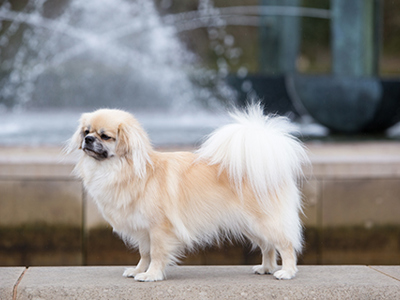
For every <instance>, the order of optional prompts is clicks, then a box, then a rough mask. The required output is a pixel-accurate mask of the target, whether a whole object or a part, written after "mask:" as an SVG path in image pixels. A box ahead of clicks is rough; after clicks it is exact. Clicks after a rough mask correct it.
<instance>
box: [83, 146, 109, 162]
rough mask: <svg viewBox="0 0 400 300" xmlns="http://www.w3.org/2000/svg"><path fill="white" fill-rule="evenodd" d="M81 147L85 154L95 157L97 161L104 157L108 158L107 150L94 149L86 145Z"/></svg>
mask: <svg viewBox="0 0 400 300" xmlns="http://www.w3.org/2000/svg"><path fill="white" fill-rule="evenodd" d="M82 149H83V151H85V153H86V154H87V155H89V156H90V157H93V158H94V159H97V160H99V161H100V160H105V159H106V158H108V152H107V151H106V150H102V151H96V150H94V149H93V148H91V147H89V146H87V145H84V146H83V148H82Z"/></svg>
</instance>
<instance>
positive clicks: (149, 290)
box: [0, 266, 400, 299]
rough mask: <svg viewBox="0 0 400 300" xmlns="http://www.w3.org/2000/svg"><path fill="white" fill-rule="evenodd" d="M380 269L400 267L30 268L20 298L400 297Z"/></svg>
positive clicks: (394, 281) (396, 286) (395, 284)
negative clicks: (139, 276) (139, 274)
mask: <svg viewBox="0 0 400 300" xmlns="http://www.w3.org/2000/svg"><path fill="white" fill-rule="evenodd" d="M382 270H383V271H386V272H388V273H389V271H390V272H391V273H392V274H395V275H396V274H397V275H398V274H399V273H400V266H396V267H390V268H388V267H368V266H300V267H299V273H298V275H297V277H296V278H295V279H293V280H287V281H278V280H276V279H274V277H273V276H271V275H255V274H252V272H251V267H250V266H219V267H217V266H212V267H210V266H201V267H200V266H179V267H170V268H169V269H167V278H168V279H167V280H166V281H160V282H136V281H135V280H134V279H131V278H124V277H122V272H123V271H124V268H123V267H32V268H29V269H28V270H27V272H26V273H25V274H24V276H23V278H22V280H21V282H20V284H19V285H18V289H17V295H16V299H400V281H399V280H398V279H396V277H393V276H389V275H387V274H386V273H385V272H383V271H382ZM2 272H4V268H3V269H2V268H0V274H3V273H2ZM397 275H396V276H397Z"/></svg>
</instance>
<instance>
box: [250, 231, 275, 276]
mask: <svg viewBox="0 0 400 300" xmlns="http://www.w3.org/2000/svg"><path fill="white" fill-rule="evenodd" d="M248 238H250V240H251V241H253V242H254V243H256V244H257V245H258V246H259V247H260V249H261V253H262V263H261V265H257V266H254V267H253V272H254V273H256V274H273V273H274V272H275V271H276V269H277V268H278V265H277V264H276V251H275V248H274V246H273V245H272V244H270V243H268V242H267V241H265V240H264V239H263V238H258V237H256V236H254V235H248Z"/></svg>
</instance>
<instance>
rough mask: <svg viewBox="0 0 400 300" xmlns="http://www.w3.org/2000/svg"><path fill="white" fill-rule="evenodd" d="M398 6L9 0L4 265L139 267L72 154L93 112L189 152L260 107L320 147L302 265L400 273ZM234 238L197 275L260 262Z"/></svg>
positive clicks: (1, 86)
mask: <svg viewBox="0 0 400 300" xmlns="http://www.w3.org/2000/svg"><path fill="white" fill-rule="evenodd" d="M399 13H400V2H399V1H396V0H352V1H348V0H280V1H278V0H246V1H243V0H230V1H226V0H215V1H210V0H154V1H149V0H85V1H78V0H57V1H50V0H0V22H1V23H0V125H1V126H0V265H27V266H29V265H105V264H122V265H127V264H135V263H136V262H137V259H138V255H137V253H136V252H135V251H134V250H129V249H127V248H126V247H125V245H123V243H122V242H121V241H120V240H119V239H118V237H116V236H114V235H113V233H112V229H111V228H110V227H109V226H108V225H107V224H106V223H105V222H104V221H103V219H102V217H101V216H100V215H99V213H98V211H97V208H96V207H95V205H94V204H93V202H92V200H91V199H90V197H89V196H88V195H87V194H86V193H85V191H84V190H83V188H82V185H81V183H80V182H79V181H78V180H77V179H76V178H74V177H72V176H71V171H72V168H73V165H74V163H75V162H76V157H75V156H74V155H71V156H68V157H63V156H62V154H61V151H60V150H61V148H62V146H63V143H64V142H65V141H66V140H67V139H68V138H69V137H70V136H71V135H72V133H73V132H74V131H75V128H76V126H77V124H78V123H77V120H78V119H79V116H80V114H81V113H82V112H86V111H91V110H94V109H98V108H101V107H110V108H121V109H125V110H128V111H130V112H132V113H133V114H134V115H135V116H136V117H137V118H138V119H139V121H140V122H141V123H142V124H143V126H144V127H145V129H146V130H147V131H148V132H149V135H150V138H151V140H152V142H153V144H154V146H155V147H157V148H159V149H162V150H176V149H185V150H192V149H194V148H195V147H196V146H197V145H199V144H200V143H201V141H202V138H203V137H204V135H206V134H208V133H210V132H211V131H212V130H213V129H215V128H216V127H218V126H221V125H223V124H225V123H226V122H228V120H229V119H228V117H227V115H226V113H225V111H226V110H227V109H229V108H231V107H232V106H243V105H245V104H246V103H247V102H249V101H257V100H259V99H260V100H261V101H262V103H263V104H264V106H265V112H266V113H277V114H280V115H285V116H287V117H289V118H290V119H291V120H292V121H293V123H294V124H295V125H296V126H297V128H298V136H299V138H301V139H302V140H303V141H305V143H306V145H307V147H308V148H309V153H310V158H311V160H312V164H313V169H312V170H306V174H307V176H308V180H307V181H306V182H305V183H304V186H303V193H304V202H305V206H304V212H305V213H304V216H303V219H304V223H305V250H304V253H303V254H302V256H301V257H300V263H304V264H399V263H400V218H399V212H400V198H399V196H398V195H400V190H399V188H400V145H399V143H398V140H399V139H400V125H399V121H400V109H399V108H400V54H399V53H400V19H399V18H398V15H399ZM259 260H260V255H259V253H258V252H257V251H253V252H251V251H250V247H249V246H246V245H245V246H241V245H238V244H236V243H233V244H226V245H224V246H222V247H219V248H208V249H204V250H200V251H199V252H197V253H194V254H189V255H188V257H187V258H186V259H185V260H184V261H183V263H186V264H255V263H258V261H259Z"/></svg>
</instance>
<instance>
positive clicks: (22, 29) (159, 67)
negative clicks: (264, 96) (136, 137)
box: [0, 0, 233, 144]
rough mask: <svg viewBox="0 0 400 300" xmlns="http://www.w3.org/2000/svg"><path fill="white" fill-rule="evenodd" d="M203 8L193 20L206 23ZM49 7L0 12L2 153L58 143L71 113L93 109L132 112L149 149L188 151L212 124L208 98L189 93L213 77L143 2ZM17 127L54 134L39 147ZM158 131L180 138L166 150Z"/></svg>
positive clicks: (37, 4)
mask: <svg viewBox="0 0 400 300" xmlns="http://www.w3.org/2000/svg"><path fill="white" fill-rule="evenodd" d="M203 2H204V3H203ZM203 2H201V3H202V4H201V5H200V6H201V9H200V10H199V11H208V13H209V9H208V7H209V4H208V1H203ZM51 5H53V6H54V5H55V4H52V3H51V1H45V0H29V1H28V3H27V4H26V5H25V7H24V8H23V9H22V10H21V11H15V10H13V7H12V5H11V4H10V2H8V1H6V2H4V3H3V4H2V5H1V6H0V19H2V20H3V23H2V24H3V28H2V34H1V36H0V45H1V48H0V49H5V50H0V51H1V52H0V55H1V58H2V65H1V75H0V84H1V85H0V110H2V111H3V113H2V116H1V119H2V123H3V126H4V127H5V128H6V130H5V132H6V133H8V135H7V137H4V139H3V143H8V144H13V143H14V144H15V143H18V141H20V142H21V143H36V144H40V143H58V142H60V140H61V139H63V138H64V137H65V134H62V132H68V131H70V130H71V131H72V130H73V128H74V127H75V125H76V120H77V116H79V113H81V112H83V111H87V110H93V109H97V108H100V107H117V108H123V109H127V110H130V111H132V112H134V113H135V114H136V115H137V117H138V118H139V120H141V121H142V123H144V125H145V126H146V125H147V127H148V128H147V129H148V130H150V132H151V133H153V135H156V136H155V137H153V139H155V143H156V144H157V143H158V144H165V143H166V142H167V141H170V142H171V143H178V144H180V143H191V142H194V141H195V140H198V138H199V135H203V134H204V133H207V132H208V131H209V130H211V129H212V127H214V126H217V125H218V124H219V121H218V120H217V119H218V117H216V116H214V115H213V114H211V113H209V112H208V111H207V110H206V109H205V108H204V107H210V106H211V107H213V108H214V109H215V108H218V107H220V105H219V101H218V99H216V98H217V97H218V96H216V94H215V93H213V92H211V90H210V88H209V87H204V86H201V85H199V84H198V82H199V80H198V79H199V78H200V79H202V80H203V81H214V82H216V80H215V79H216V78H215V72H200V71H199V70H200V69H201V68H195V67H193V66H194V65H196V64H198V60H197V58H196V56H195V55H194V54H193V53H190V52H189V51H188V50H187V49H185V46H184V45H183V44H182V43H181V42H180V40H179V39H178V38H177V31H178V30H179V27H178V26H173V25H174V23H176V19H175V20H172V19H171V18H164V20H163V19H162V17H161V16H160V15H159V14H158V12H157V10H156V7H155V5H154V3H153V2H152V1H148V0H136V1H128V0H86V1H79V0H71V1H65V2H64V1H60V2H59V3H58V4H57V6H54V7H51ZM6 21H7V22H9V23H8V24H6ZM186 24H188V23H187V22H186ZM7 25H8V26H7ZM7 49H8V50H7ZM10 49H12V52H13V53H10ZM205 77H209V78H207V79H206V80H204V78H205ZM214 88H215V86H214ZM218 89H219V91H220V92H219V93H217V94H218V95H219V96H220V95H221V94H225V95H226V96H227V97H231V96H232V95H231V91H230V90H229V88H228V87H226V86H225V85H224V84H222V83H221V84H220V85H219V86H218ZM231 99H233V98H232V97H231ZM6 110H7V113H4V111H6ZM10 110H11V111H12V112H13V113H10ZM54 116H55V117H54ZM214 117H215V118H214ZM70 118H71V120H69V119H70ZM213 118H214V119H213ZM50 120H51V122H50ZM189 120H190V122H189ZM27 123H28V124H27ZM50 123H51V125H50ZM216 123H218V124H216ZM23 124H24V125H23ZM29 124H30V125H29ZM56 124H57V125H56ZM72 124H73V125H72ZM21 127H23V128H30V129H32V131H36V132H38V131H39V132H46V128H48V127H51V128H52V130H53V131H54V132H55V134H54V136H53V135H50V136H53V137H52V138H50V137H49V135H47V138H46V140H43V138H42V137H41V136H42V135H37V136H36V135H34V134H33V132H22V129H21ZM65 128H67V130H65ZM168 129H169V130H172V131H173V129H176V130H181V131H183V132H184V133H183V135H182V134H181V135H180V138H179V137H178V134H174V133H172V132H171V135H172V136H173V137H174V139H175V141H174V142H172V139H171V137H166V135H167V132H166V131H167V130H168ZM25 130H26V129H25ZM28 131H29V130H28ZM57 132H58V133H57ZM6 133H5V134H6ZM11 133H12V135H10V134H11ZM151 133H150V134H151ZM57 136H60V138H58V139H57Z"/></svg>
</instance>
